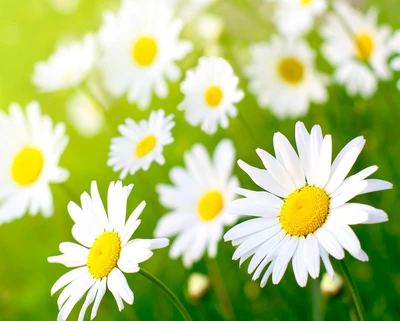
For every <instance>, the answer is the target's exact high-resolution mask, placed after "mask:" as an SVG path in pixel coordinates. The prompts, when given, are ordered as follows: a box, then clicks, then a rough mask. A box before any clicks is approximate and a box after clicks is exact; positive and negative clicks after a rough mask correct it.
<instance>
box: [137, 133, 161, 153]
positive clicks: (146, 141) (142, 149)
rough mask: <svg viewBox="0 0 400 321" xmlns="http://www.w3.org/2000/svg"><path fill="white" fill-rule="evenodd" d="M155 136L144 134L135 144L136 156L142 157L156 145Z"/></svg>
mask: <svg viewBox="0 0 400 321" xmlns="http://www.w3.org/2000/svg"><path fill="white" fill-rule="evenodd" d="M156 142H157V138H155V136H153V135H149V136H146V137H145V138H143V139H142V140H141V141H140V142H139V143H138V144H137V145H136V149H135V154H136V157H139V158H141V157H143V156H146V155H147V154H148V153H150V152H151V151H152V150H153V149H154V147H155V146H156Z"/></svg>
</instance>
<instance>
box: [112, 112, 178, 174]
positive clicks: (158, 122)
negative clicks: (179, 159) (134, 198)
mask: <svg viewBox="0 0 400 321" xmlns="http://www.w3.org/2000/svg"><path fill="white" fill-rule="evenodd" d="M173 118H174V115H173V114H171V115H168V116H165V112H164V110H162V109H160V110H157V111H153V112H151V114H150V117H149V120H141V121H140V122H138V123H136V122H135V121H134V120H132V119H130V118H127V119H126V120H125V125H120V126H119V127H118V129H119V132H120V133H121V134H122V137H114V138H113V139H112V140H111V146H110V153H109V159H108V162H107V165H108V166H112V167H113V170H114V171H121V174H120V178H121V179H124V178H125V177H126V175H128V173H129V174H131V175H133V174H134V173H136V172H137V171H138V170H139V169H143V170H145V171H147V170H148V169H149V167H150V165H151V163H152V162H153V161H156V162H157V163H158V164H160V165H163V164H164V163H165V158H164V156H163V149H164V146H166V145H169V144H171V143H172V142H173V141H174V139H173V138H172V136H171V129H172V128H173V127H174V126H175V123H174V122H173V120H172V119H173Z"/></svg>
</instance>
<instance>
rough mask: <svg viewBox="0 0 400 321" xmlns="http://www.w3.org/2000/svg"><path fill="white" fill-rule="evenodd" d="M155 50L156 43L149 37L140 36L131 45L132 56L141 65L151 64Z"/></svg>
mask: <svg viewBox="0 0 400 321" xmlns="http://www.w3.org/2000/svg"><path fill="white" fill-rule="evenodd" d="M157 52H158V47H157V43H156V41H155V40H154V39H153V38H151V37H140V38H139V39H138V40H137V41H136V42H135V43H134V45H133V46H132V58H133V60H134V61H135V62H136V63H137V64H138V65H139V66H141V67H148V66H149V65H151V64H152V63H153V61H154V59H155V58H156V56H157Z"/></svg>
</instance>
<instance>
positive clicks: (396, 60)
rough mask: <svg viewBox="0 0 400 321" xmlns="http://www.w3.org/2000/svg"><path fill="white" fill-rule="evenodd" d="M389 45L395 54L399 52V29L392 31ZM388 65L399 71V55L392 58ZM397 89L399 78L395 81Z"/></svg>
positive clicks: (399, 82) (399, 84) (398, 87)
mask: <svg viewBox="0 0 400 321" xmlns="http://www.w3.org/2000/svg"><path fill="white" fill-rule="evenodd" d="M389 45H390V48H391V49H392V50H393V51H394V52H395V53H396V54H400V30H397V31H396V32H395V33H394V35H393V38H392V39H391V41H390V44H389ZM390 67H391V68H392V69H393V70H395V71H400V55H397V56H396V57H395V58H393V59H392V61H391V62H390ZM397 89H398V90H400V80H398V81H397Z"/></svg>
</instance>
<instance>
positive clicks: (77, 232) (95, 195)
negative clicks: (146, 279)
mask: <svg viewBox="0 0 400 321" xmlns="http://www.w3.org/2000/svg"><path fill="white" fill-rule="evenodd" d="M132 187H133V185H129V186H124V187H122V183H121V182H117V183H115V184H114V182H112V183H111V184H110V186H109V188H108V195H107V199H108V202H107V203H108V204H107V212H106V211H105V208H104V206H103V202H102V201H101V198H100V194H99V191H98V189H97V184H96V182H95V181H94V182H92V185H91V189H90V193H91V196H89V194H88V193H86V192H85V193H83V194H82V196H81V204H82V206H81V207H79V206H78V205H77V204H75V203H74V202H70V203H69V204H68V212H69V215H70V216H71V218H72V219H73V221H74V222H75V224H74V226H73V227H72V235H73V237H74V238H75V240H76V241H78V242H79V243H80V244H82V245H79V244H76V243H72V242H64V243H61V244H60V251H61V252H62V253H63V254H61V255H58V256H52V257H49V258H48V261H49V262H51V263H61V264H64V265H65V266H66V267H74V268H75V269H74V270H72V271H69V272H68V273H66V274H64V275H63V276H62V277H61V278H59V279H58V280H57V282H56V283H55V284H54V285H53V287H52V289H51V294H52V295H53V294H54V293H55V292H57V291H58V290H60V289H61V288H63V287H65V288H64V290H63V291H62V292H61V294H60V296H59V298H58V301H57V303H58V308H59V309H60V312H59V314H58V317H57V320H61V321H64V320H66V319H67V318H68V316H69V314H70V313H71V311H72V309H73V308H74V306H75V305H76V304H77V302H78V301H79V300H80V299H81V298H82V297H83V296H84V295H85V293H86V292H88V294H87V296H86V299H85V302H84V303H83V306H82V308H81V310H80V313H79V318H78V320H79V321H83V319H84V317H85V313H86V310H87V308H88V307H89V306H90V305H91V304H92V303H93V301H94V304H93V308H92V313H91V316H90V318H91V319H93V318H94V317H95V316H96V314H97V310H98V308H99V305H100V302H101V300H102V298H103V296H104V294H105V292H106V289H107V288H108V289H109V290H110V292H111V293H112V294H113V296H114V298H115V301H116V302H117V305H118V309H119V310H120V311H121V310H122V309H123V308H124V303H123V301H125V302H127V303H128V304H132V303H133V292H132V290H131V289H130V287H129V285H128V283H127V281H126V278H125V276H124V274H123V273H122V272H125V273H136V272H138V271H139V270H140V267H139V263H142V262H144V261H147V260H148V259H149V258H151V257H152V255H153V252H152V250H154V249H159V248H163V247H166V246H167V245H168V243H169V241H168V240H167V239H133V240H131V241H129V240H130V238H131V237H132V234H133V233H134V232H135V230H136V229H137V227H138V226H139V225H140V220H139V219H138V217H139V215H140V214H141V213H142V211H143V209H144V207H145V206H146V202H145V201H143V202H141V203H140V204H139V206H138V207H137V208H136V209H135V210H134V211H133V213H132V214H131V215H130V217H129V218H128V220H127V221H126V222H125V220H126V203H127V200H128V197H129V194H130V192H131V190H132ZM121 271H122V272H121Z"/></svg>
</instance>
